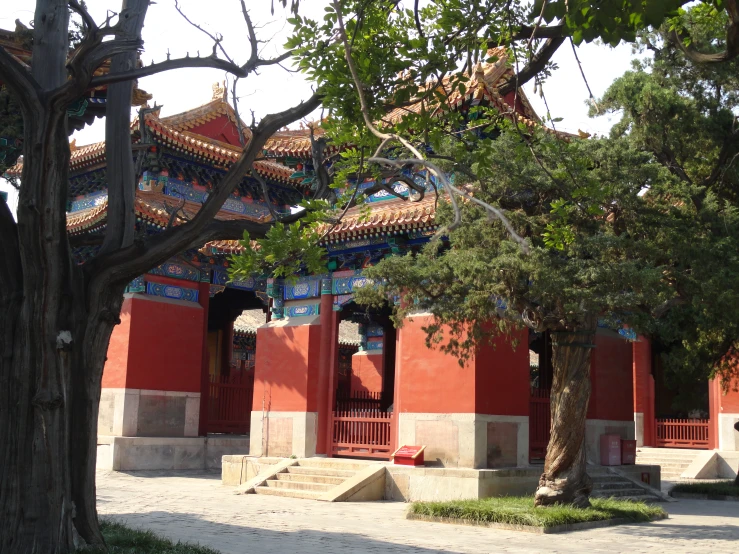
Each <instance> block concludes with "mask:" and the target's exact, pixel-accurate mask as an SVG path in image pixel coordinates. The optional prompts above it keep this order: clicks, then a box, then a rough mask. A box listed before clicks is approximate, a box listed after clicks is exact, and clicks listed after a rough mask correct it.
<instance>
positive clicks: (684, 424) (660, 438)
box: [656, 419, 710, 448]
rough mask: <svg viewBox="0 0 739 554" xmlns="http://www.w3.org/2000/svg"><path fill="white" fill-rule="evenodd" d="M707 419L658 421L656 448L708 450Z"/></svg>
mask: <svg viewBox="0 0 739 554" xmlns="http://www.w3.org/2000/svg"><path fill="white" fill-rule="evenodd" d="M709 421H710V420H708V419H658V420H657V421H656V423H657V446H669V447H672V448H708V427H709V425H708V423H709Z"/></svg>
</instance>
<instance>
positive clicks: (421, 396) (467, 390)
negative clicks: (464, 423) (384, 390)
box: [395, 316, 475, 413]
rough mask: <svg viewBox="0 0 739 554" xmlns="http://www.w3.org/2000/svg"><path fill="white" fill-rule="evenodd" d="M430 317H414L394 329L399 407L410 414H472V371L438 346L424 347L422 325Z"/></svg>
mask: <svg viewBox="0 0 739 554" xmlns="http://www.w3.org/2000/svg"><path fill="white" fill-rule="evenodd" d="M431 319H432V318H431V317H428V316H426V317H414V318H413V320H410V319H407V320H405V322H403V327H401V328H400V329H398V336H399V337H400V338H399V340H398V349H397V352H396V358H395V360H396V362H395V363H396V367H397V366H398V364H399V365H400V367H399V368H398V369H399V371H398V369H396V380H395V389H396V395H397V396H399V397H400V402H399V403H400V410H401V411H403V412H411V413H474V411H475V370H474V364H473V363H472V362H468V363H467V365H466V366H465V367H459V364H458V363H457V360H456V359H455V358H453V357H452V356H449V355H447V354H444V353H443V352H441V351H439V350H438V349H433V350H432V349H428V348H426V333H425V332H424V331H423V329H422V327H424V326H426V325H429V323H431Z"/></svg>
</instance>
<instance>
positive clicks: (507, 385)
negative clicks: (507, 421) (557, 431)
mask: <svg viewBox="0 0 739 554" xmlns="http://www.w3.org/2000/svg"><path fill="white" fill-rule="evenodd" d="M515 337H516V338H517V339H518V346H517V347H516V348H514V347H513V345H512V344H511V342H510V339H507V338H506V337H502V336H501V337H498V338H496V339H495V343H494V345H488V346H484V347H482V348H481V349H480V352H479V353H478V354H477V357H476V360H475V362H476V369H477V387H476V391H475V394H476V400H475V406H476V409H475V412H476V413H478V414H491V415H521V416H527V415H529V396H530V394H531V393H530V389H531V376H530V372H529V348H528V344H529V341H528V337H529V332H528V330H521V331H519V332H518V333H516V335H515Z"/></svg>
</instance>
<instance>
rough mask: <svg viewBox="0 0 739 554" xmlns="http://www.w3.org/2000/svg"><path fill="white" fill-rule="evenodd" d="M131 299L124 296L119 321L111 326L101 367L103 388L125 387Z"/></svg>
mask: <svg viewBox="0 0 739 554" xmlns="http://www.w3.org/2000/svg"><path fill="white" fill-rule="evenodd" d="M132 304H133V299H132V298H126V299H125V300H123V305H122V306H121V315H120V319H121V322H120V323H119V324H118V325H116V326H115V327H114V328H113V333H112V334H111V335H110V343H109V344H108V354H107V358H106V360H105V367H104V369H103V382H102V384H103V388H110V389H125V388H126V372H127V371H128V335H129V333H130V330H131V310H132Z"/></svg>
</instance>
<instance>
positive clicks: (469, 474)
mask: <svg viewBox="0 0 739 554" xmlns="http://www.w3.org/2000/svg"><path fill="white" fill-rule="evenodd" d="M540 476H541V468H518V469H459V468H431V467H419V468H412V467H404V466H396V465H388V466H387V476H386V477H385V500H401V501H404V502H412V501H446V500H467V499H476V498H486V497H490V496H514V495H515V496H528V495H533V494H534V492H535V491H536V487H537V485H538V484H539V477H540Z"/></svg>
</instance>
